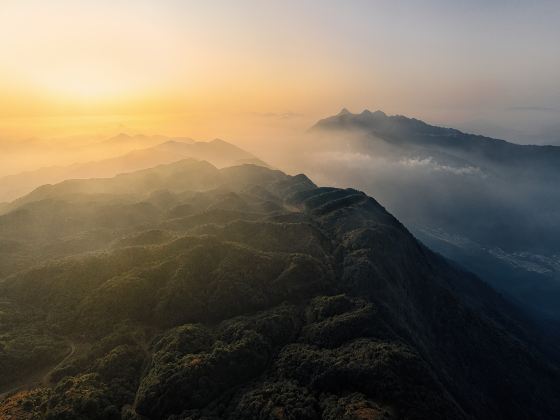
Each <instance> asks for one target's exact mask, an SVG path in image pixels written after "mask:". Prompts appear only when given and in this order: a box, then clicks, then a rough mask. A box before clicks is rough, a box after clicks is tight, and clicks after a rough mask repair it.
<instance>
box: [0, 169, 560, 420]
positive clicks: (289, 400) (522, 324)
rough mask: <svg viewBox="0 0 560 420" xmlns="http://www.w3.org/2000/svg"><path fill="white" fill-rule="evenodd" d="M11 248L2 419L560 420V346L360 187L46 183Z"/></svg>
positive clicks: (21, 205) (234, 179) (0, 289)
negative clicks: (417, 236)
mask: <svg viewBox="0 0 560 420" xmlns="http://www.w3.org/2000/svg"><path fill="white" fill-rule="evenodd" d="M0 244H2V246H0V255H1V261H2V263H1V267H2V268H3V270H2V271H3V272H2V274H1V277H0V278H1V280H0V296H2V300H1V301H0V304H1V305H2V307H1V311H0V317H1V318H0V319H1V321H2V322H0V349H1V351H0V366H1V369H2V372H3V374H2V377H1V378H0V384H1V385H0V386H1V388H0V393H2V392H4V394H3V395H2V396H1V397H0V398H2V400H1V402H0V417H2V418H18V419H39V418H40V419H43V418H44V419H77V418H79V419H223V418H226V419H248V418H262V419H319V418H325V419H345V418H347V419H355V418H359V419H370V418H371V419H374V418H375V419H446V420H447V419H533V418H539V419H554V418H556V415H557V413H558V412H559V410H560V401H559V400H558V398H557V396H558V395H559V394H560V370H559V365H558V360H559V359H558V354H559V350H558V343H552V342H546V341H543V340H545V338H543V337H541V336H540V335H539V334H538V332H537V331H536V329H535V328H534V324H533V322H532V321H531V320H529V319H527V318H526V317H525V316H524V314H523V312H522V311H520V310H518V309H517V308H516V307H515V306H514V305H512V304H510V303H509V302H508V301H507V300H505V299H504V298H502V297H501V296H500V295H499V294H497V293H496V292H494V291H493V290H492V289H491V288H490V287H488V286H487V285H486V284H485V283H484V282H482V281H480V280H479V279H478V278H476V277H475V276H473V275H471V274H469V273H467V272H465V271H463V270H462V269H460V268H458V267H457V266H456V265H455V264H453V263H450V262H449V261H447V260H445V259H444V258H442V257H441V256H439V255H437V254H435V253H433V252H432V251H430V250H429V249H428V248H426V247H425V246H424V245H422V243H420V242H419V241H418V240H416V239H415V238H414V236H413V235H412V234H411V233H409V231H407V230H406V229H405V228H404V226H403V225H402V224H401V223H400V222H399V221H398V220H397V219H395V218H394V217H393V216H392V215H391V214H389V213H388V212H387V211H386V210H385V209H384V208H383V207H382V206H381V205H380V204H379V203H378V202H377V201H376V200H374V199H373V198H371V197H369V196H367V195H366V194H364V193H362V192H360V191H357V190H354V189H338V188H331V187H317V186H316V185H315V184H314V183H313V182H312V181H311V180H310V179H309V178H307V177H306V176H305V175H296V176H289V175H286V174H284V173H282V172H280V171H275V170H271V169H268V168H265V167H260V166H256V165H242V166H234V167H228V168H222V169H218V168H216V167H215V166H213V165H211V164H209V163H207V162H202V161H196V160H192V159H191V160H183V161H180V162H175V163H171V164H167V165H161V166H158V167H156V168H152V169H146V170H142V171H138V172H134V173H130V174H124V175H119V176H116V177H114V178H108V179H91V180H71V181H66V182H63V183H60V184H56V185H51V186H45V187H42V188H39V189H38V190H36V191H34V192H33V193H32V194H30V195H28V196H26V197H23V198H22V199H20V200H18V201H17V202H14V203H11V207H10V211H9V212H8V213H6V214H4V215H2V216H0ZM10 416H12V417H10Z"/></svg>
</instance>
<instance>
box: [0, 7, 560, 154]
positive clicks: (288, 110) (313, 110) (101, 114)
mask: <svg viewBox="0 0 560 420" xmlns="http://www.w3.org/2000/svg"><path fill="white" fill-rule="evenodd" d="M559 17H560V2H558V1H546V0H541V1H537V0H535V1H525V2H521V1H515V0H510V1H505V0H488V1H481V0H471V1H463V0H457V1H444V0H425V1H413V0H411V1H399V2H395V1H385V0H380V1H374V0H371V1H366V0H353V1H351V0H344V1H343V0H338V1H336V0H322V1H309V0H282V1H272V0H271V1H262V0H238V1H225V0H224V1H214V0H208V1H200V0H198V1H189V0H183V1H175V0H157V1H156V0H112V1H109V0H96V1H85V0H82V1H80V0H50V1H48V2H47V1H44V0H17V1H16V0H1V1H0V54H1V57H0V92H2V94H1V97H0V141H3V139H5V138H8V137H9V138H17V137H25V136H42V135H48V136H53V135H57V134H61V135H62V134H64V135H71V134H83V132H85V131H87V130H90V131H91V130H97V131H98V132H100V131H104V130H105V131H107V132H108V131H116V130H119V129H125V130H133V131H134V130H137V131H142V130H145V131H151V132H152V133H155V132H170V134H175V135H191V136H202V137H207V138H213V137H219V136H233V137H236V136H238V137H240V138H241V137H244V136H245V137H246V138H249V137H251V138H257V137H258V136H259V134H258V130H259V128H258V127H263V126H274V127H276V126H283V125H286V126H289V127H298V128H299V127H305V126H308V125H309V124H311V123H312V122H313V121H314V120H316V119H317V118H321V117H324V116H328V115H331V114H333V113H336V112H338V110H339V109H340V108H342V107H347V108H349V109H350V110H351V111H356V112H359V111H361V110H362V109H364V108H368V109H371V110H376V109H382V110H384V111H385V112H387V113H389V114H405V115H409V116H414V117H417V118H422V119H424V120H426V121H428V122H432V123H437V124H441V125H448V126H454V127H457V128H463V129H467V130H470V131H474V132H480V133H482V134H488V135H495V136H498V137H505V138H508V139H510V140H514V141H519V142H534V143H555V142H556V143H558V144H560V134H559V133H560V122H559V121H560V119H559V118H558V117H559V116H560V77H559V69H560V42H559V41H560V25H558V18H559ZM294 129H295V128H294ZM251 133H252V134H251ZM233 140H234V139H233Z"/></svg>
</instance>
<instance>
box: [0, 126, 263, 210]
mask: <svg viewBox="0 0 560 420" xmlns="http://www.w3.org/2000/svg"><path fill="white" fill-rule="evenodd" d="M139 138H140V139H139ZM162 139H164V138H163V137H161V136H150V137H148V136H128V135H126V134H120V135H119V136H116V137H113V138H111V139H109V140H106V141H105V142H103V144H111V145H114V144H119V145H121V146H127V147H132V146H134V145H137V144H142V143H146V142H153V141H158V142H159V143H158V144H157V145H155V146H152V147H149V148H145V149H139V150H133V151H132V152H128V153H126V154H124V155H121V156H118V157H115V158H110V159H103V160H99V161H94V162H86V163H76V164H73V165H70V166H58V167H49V168H41V169H38V170H34V171H29V172H24V173H21V174H17V175H10V176H6V177H3V178H0V202H2V201H11V200H14V199H16V198H18V197H21V196H23V195H25V194H27V193H29V192H31V191H32V190H34V189H35V188H37V187H38V186H40V185H44V184H54V183H57V182H60V181H63V180H65V179H73V178H99V177H111V176H114V175H116V174H119V173H125V172H133V171H137V170H139V169H145V168H151V167H153V166H156V165H160V164H164V163H171V162H175V161H178V160H182V159H186V158H194V159H200V160H206V161H209V162H212V163H213V164H214V165H216V166H218V167H224V166H232V165H238V164H242V163H254V164H258V165H265V163H264V162H262V161H261V160H259V159H257V158H256V157H255V156H254V155H252V154H250V153H249V152H246V151H244V150H243V149H240V148H239V147H237V146H234V145H233V144H231V143H227V142H225V141H223V140H220V139H215V140H212V141H209V142H196V141H194V140H189V139H175V140H167V141H164V142H162Z"/></svg>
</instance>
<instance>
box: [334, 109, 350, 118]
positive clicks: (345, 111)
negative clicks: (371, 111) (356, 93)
mask: <svg viewBox="0 0 560 420" xmlns="http://www.w3.org/2000/svg"><path fill="white" fill-rule="evenodd" d="M351 114H352V113H351V112H350V111H348V109H347V108H342V109H341V110H340V112H339V113H338V114H336V115H337V116H340V115H351Z"/></svg>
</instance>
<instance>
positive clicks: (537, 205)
mask: <svg viewBox="0 0 560 420" xmlns="http://www.w3.org/2000/svg"><path fill="white" fill-rule="evenodd" d="M312 132H313V133H314V135H315V136H317V137H318V140H317V141H316V142H313V141H311V144H312V145H313V146H312V148H311V149H312V150H313V151H312V152H310V155H315V156H316V157H315V158H314V159H311V158H310V159H308V160H307V161H305V160H304V163H303V166H306V162H311V164H310V165H309V167H308V168H307V170H308V172H309V173H310V174H311V175H312V176H313V177H315V178H317V179H320V180H322V181H323V182H330V183H332V182H334V183H337V185H355V186H357V187H359V188H362V189H364V190H366V191H367V192H369V193H371V194H374V195H375V196H376V197H377V198H378V199H379V200H380V201H381V202H382V203H384V205H386V206H387V207H388V208H389V209H390V210H391V211H392V212H394V213H395V214H396V215H397V217H399V219H401V220H402V221H403V222H404V223H405V224H406V225H407V226H408V227H410V228H411V229H412V230H413V231H414V233H415V234H416V235H417V236H419V238H420V239H422V240H423V241H424V242H426V243H427V244H428V245H429V246H430V247H432V248H433V249H435V250H437V251H439V252H441V253H443V254H444V255H446V256H448V257H450V258H453V259H455V260H457V261H459V262H460V263H462V264H463V265H464V266H466V267H467V268H468V269H470V270H473V271H475V272H476V273H477V274H479V275H481V276H482V277H483V278H484V279H485V280H486V281H488V282H489V283H491V284H492V285H493V286H494V287H496V288H498V289H499V290H501V291H502V292H504V293H506V294H508V295H509V296H511V297H512V299H514V300H516V301H518V302H522V303H523V304H524V305H525V306H526V307H527V308H529V309H530V310H531V311H532V312H533V313H534V314H535V315H536V316H538V317H544V318H548V317H552V318H555V319H560V305H559V304H558V303H559V302H560V257H559V256H560V241H559V240H558V238H560V189H558V188H557V182H558V180H559V179H560V147H556V146H530V145H518V144H513V143H508V142H506V141H503V140H497V139H492V138H487V137H483V136H479V135H472V134H466V133H463V132H461V131H459V130H455V129H451V128H443V127H436V126H432V125H429V124H426V123H425V122H423V121H419V120H417V119H412V118H407V117H404V116H387V115H386V114H384V113H383V112H381V111H376V112H370V111H367V110H366V111H364V112H362V113H360V114H352V113H350V112H348V111H345V112H341V113H339V114H338V115H335V116H333V117H329V118H326V119H323V120H321V121H319V122H318V123H317V124H316V125H315V126H314V127H313V129H312ZM314 160H315V161H317V162H321V163H320V164H315V165H313V161H314Z"/></svg>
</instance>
